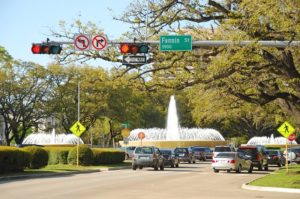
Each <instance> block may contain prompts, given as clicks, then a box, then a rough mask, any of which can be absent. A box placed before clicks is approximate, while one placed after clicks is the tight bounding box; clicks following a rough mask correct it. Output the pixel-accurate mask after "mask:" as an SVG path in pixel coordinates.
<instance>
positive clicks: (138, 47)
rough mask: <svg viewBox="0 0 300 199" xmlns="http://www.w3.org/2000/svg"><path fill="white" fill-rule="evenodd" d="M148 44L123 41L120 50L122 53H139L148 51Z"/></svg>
mask: <svg viewBox="0 0 300 199" xmlns="http://www.w3.org/2000/svg"><path fill="white" fill-rule="evenodd" d="M148 51H149V46H148V44H136V43H121V44H120V52H121V53H122V54H137V53H148Z"/></svg>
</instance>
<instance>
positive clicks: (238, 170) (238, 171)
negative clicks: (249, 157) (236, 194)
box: [236, 165, 242, 173]
mask: <svg viewBox="0 0 300 199" xmlns="http://www.w3.org/2000/svg"><path fill="white" fill-rule="evenodd" d="M241 171H242V165H239V166H238V168H237V169H236V172H237V173H241Z"/></svg>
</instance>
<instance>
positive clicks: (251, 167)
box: [248, 164, 253, 173]
mask: <svg viewBox="0 0 300 199" xmlns="http://www.w3.org/2000/svg"><path fill="white" fill-rule="evenodd" d="M252 171H253V165H252V164H251V166H250V168H249V170H248V173H252Z"/></svg>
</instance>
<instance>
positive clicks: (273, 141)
mask: <svg viewBox="0 0 300 199" xmlns="http://www.w3.org/2000/svg"><path fill="white" fill-rule="evenodd" d="M286 142H287V143H288V145H295V144H297V142H296V141H292V142H291V141H289V140H288V139H286V138H284V137H282V136H281V137H276V138H274V135H273V134H271V136H270V137H267V136H263V137H257V136H256V137H253V138H251V139H250V140H249V141H248V143H247V144H249V145H285V144H286Z"/></svg>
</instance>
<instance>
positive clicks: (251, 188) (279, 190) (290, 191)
mask: <svg viewBox="0 0 300 199" xmlns="http://www.w3.org/2000/svg"><path fill="white" fill-rule="evenodd" d="M242 189H247V190H253V191H270V192H283V193H298V194H300V189H293V188H279V187H278V188H277V187H260V186H253V185H248V183H246V184H243V185H242Z"/></svg>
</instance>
